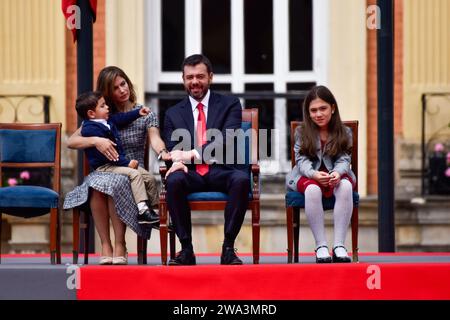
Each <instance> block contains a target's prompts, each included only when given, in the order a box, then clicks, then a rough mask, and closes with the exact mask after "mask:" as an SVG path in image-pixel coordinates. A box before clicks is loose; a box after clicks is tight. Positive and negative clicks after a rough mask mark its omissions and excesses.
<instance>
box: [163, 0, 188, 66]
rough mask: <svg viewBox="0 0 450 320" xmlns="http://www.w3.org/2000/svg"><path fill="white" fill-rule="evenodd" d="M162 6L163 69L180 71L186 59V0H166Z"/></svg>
mask: <svg viewBox="0 0 450 320" xmlns="http://www.w3.org/2000/svg"><path fill="white" fill-rule="evenodd" d="M161 6H162V48H161V50H162V52H161V53H162V55H161V57H162V71H180V68H181V63H182V62H183V59H184V47H185V45H184V42H185V39H184V0H164V1H161Z"/></svg>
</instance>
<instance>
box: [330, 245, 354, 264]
mask: <svg viewBox="0 0 450 320" xmlns="http://www.w3.org/2000/svg"><path fill="white" fill-rule="evenodd" d="M336 248H344V250H345V251H346V252H347V249H345V247H344V246H336V247H334V248H333V262H336V263H348V262H352V259H351V258H350V257H349V256H346V257H338V256H336V252H335V251H334V250H336Z"/></svg>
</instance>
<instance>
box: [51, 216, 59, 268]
mask: <svg viewBox="0 0 450 320" xmlns="http://www.w3.org/2000/svg"><path fill="white" fill-rule="evenodd" d="M57 228H58V209H56V208H51V209H50V263H51V264H56V262H57V261H56V251H57V250H56V246H57V244H56V242H57V241H56V238H57V230H56V229H57Z"/></svg>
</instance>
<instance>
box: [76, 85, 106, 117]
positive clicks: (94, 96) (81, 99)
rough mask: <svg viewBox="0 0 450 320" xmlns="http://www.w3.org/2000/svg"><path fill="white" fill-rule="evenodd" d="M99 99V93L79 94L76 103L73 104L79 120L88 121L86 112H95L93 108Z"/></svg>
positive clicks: (100, 95)
mask: <svg viewBox="0 0 450 320" xmlns="http://www.w3.org/2000/svg"><path fill="white" fill-rule="evenodd" d="M101 97H102V94H101V93H100V91H89V92H84V93H82V94H80V95H79V96H78V98H77V102H76V103H75V109H77V113H78V115H79V116H80V118H82V119H84V120H86V119H89V118H88V111H89V110H93V111H95V107H96V106H97V103H98V100H100V98H101Z"/></svg>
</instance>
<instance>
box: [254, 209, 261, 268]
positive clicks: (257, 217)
mask: <svg viewBox="0 0 450 320" xmlns="http://www.w3.org/2000/svg"><path fill="white" fill-rule="evenodd" d="M259 214H260V212H259V201H255V203H254V204H253V206H252V238H253V239H252V240H253V264H259V237H260V234H259V232H260V225H259V220H260V215H259Z"/></svg>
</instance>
